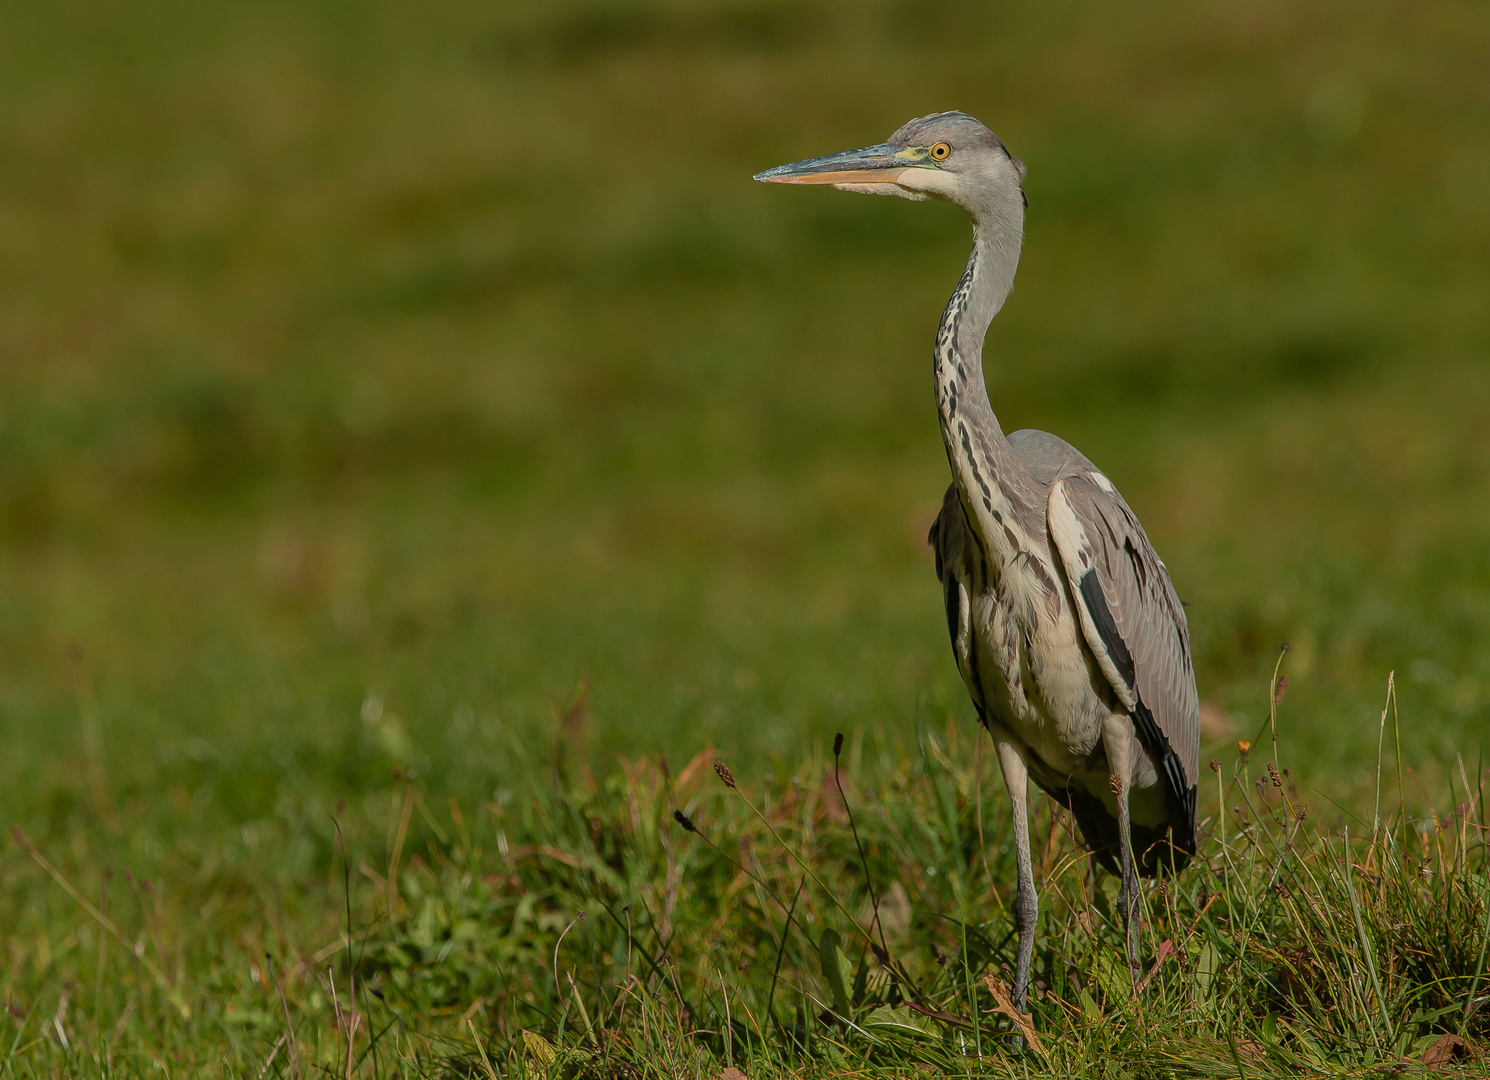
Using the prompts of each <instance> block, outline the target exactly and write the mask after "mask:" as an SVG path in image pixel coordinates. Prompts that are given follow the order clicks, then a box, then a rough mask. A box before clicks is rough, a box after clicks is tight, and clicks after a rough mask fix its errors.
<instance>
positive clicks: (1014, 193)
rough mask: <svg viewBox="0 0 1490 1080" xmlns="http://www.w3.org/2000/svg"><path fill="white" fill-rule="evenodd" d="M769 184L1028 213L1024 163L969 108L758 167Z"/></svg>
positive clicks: (976, 212) (978, 212) (980, 211)
mask: <svg viewBox="0 0 1490 1080" xmlns="http://www.w3.org/2000/svg"><path fill="white" fill-rule="evenodd" d="M755 178H756V179H757V180H760V181H763V182H764V183H768V184H832V185H833V186H834V187H836V188H838V189H839V190H840V191H859V192H864V193H866V194H872V195H899V196H900V197H901V198H904V199H925V198H927V197H928V196H930V197H933V198H937V199H945V200H946V201H948V202H953V203H956V204H957V205H959V206H961V207H963V208H964V209H966V210H967V211H968V212H969V213H971V214H972V215H973V216H974V217H977V218H981V217H983V216H984V215H987V214H997V213H1000V212H1004V211H1007V209H1008V208H1009V207H1010V206H1011V205H1012V204H1018V207H1019V210H1020V211H1021V213H1022V211H1023V209H1024V205H1025V199H1024V165H1023V164H1022V163H1021V162H1020V161H1019V159H1018V158H1016V157H1014V156H1013V155H1012V154H1010V153H1009V151H1008V150H1006V149H1005V148H1004V144H1003V143H1002V142H1000V141H999V137H998V136H997V135H995V134H994V133H993V132H991V131H989V130H988V129H987V128H986V127H984V126H983V125H982V124H980V123H978V121H976V120H974V119H973V118H972V117H971V116H969V115H967V113H961V112H944V113H933V114H932V115H930V116H923V117H920V118H919V119H916V120H912V121H910V122H909V123H908V124H905V125H904V126H902V127H901V128H900V130H899V131H897V132H895V134H893V135H891V136H890V138H889V141H887V142H883V143H881V144H880V145H878V146H866V147H864V148H863V149H860V150H848V151H845V152H844V153H841V154H829V155H827V156H825V157H815V158H807V159H806V160H805V161H794V162H792V163H791V164H789V165H778V166H776V168H774V169H767V170H766V171H765V172H763V173H757V174H756V176H755Z"/></svg>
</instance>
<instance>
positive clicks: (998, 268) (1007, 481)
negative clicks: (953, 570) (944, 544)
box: [934, 216, 1043, 548]
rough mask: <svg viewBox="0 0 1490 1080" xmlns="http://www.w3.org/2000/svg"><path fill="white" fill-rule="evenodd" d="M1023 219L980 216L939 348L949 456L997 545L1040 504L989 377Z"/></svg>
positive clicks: (1006, 542) (940, 402) (966, 497)
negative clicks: (991, 336) (990, 347)
mask: <svg viewBox="0 0 1490 1080" xmlns="http://www.w3.org/2000/svg"><path fill="white" fill-rule="evenodd" d="M1021 225H1022V222H1010V221H1007V220H1001V219H1000V218H999V217H997V216H994V217H993V220H992V221H991V222H989V221H984V220H982V219H981V216H975V217H974V219H973V252H972V254H971V255H970V256H968V261H967V269H966V270H965V271H963V274H962V280H961V281H959V282H958V283H957V290H956V291H955V292H954V293H953V294H952V299H951V300H949V301H948V302H947V309H946V311H945V312H944V313H943V314H942V322H941V327H940V328H939V329H938V331H937V336H936V350H935V354H934V355H935V364H934V368H935V375H936V400H937V411H938V412H939V413H940V415H941V428H942V441H943V442H944V443H945V444H946V448H947V460H948V462H949V464H950V465H951V466H952V475H953V478H954V479H955V480H956V482H957V486H958V488H959V489H960V491H961V493H962V499H963V503H964V505H965V506H966V507H967V508H968V510H969V512H970V513H971V514H973V515H974V516H975V518H976V519H977V524H978V525H980V526H981V528H980V529H979V531H980V532H981V533H982V535H983V536H984V537H985V538H986V539H987V541H988V545H989V547H991V548H1002V547H1006V546H1010V545H1013V546H1014V547H1016V548H1017V547H1018V546H1019V545H1018V542H1017V540H1016V539H1014V538H1011V537H1009V536H1008V528H1007V527H1006V525H1005V523H1006V521H1007V520H1008V519H1009V518H1011V517H1012V518H1014V519H1015V521H1017V522H1018V523H1020V524H1022V525H1023V524H1025V519H1027V518H1031V515H1032V511H1033V510H1034V509H1035V508H1034V505H1033V504H1034V492H1033V490H1032V488H1033V483H1032V481H1031V478H1030V475H1029V471H1028V470H1027V469H1026V468H1025V467H1024V464H1023V462H1021V461H1020V460H1019V459H1018V458H1016V457H1015V455H1014V453H1013V451H1012V450H1011V449H1010V447H1009V442H1008V440H1007V439H1006V438H1004V432H1003V429H1002V428H1000V427H999V422H998V417H997V416H995V415H994V412H993V406H992V405H991V404H990V403H989V400H988V389H987V386H986V385H985V383H984V381H983V337H984V335H985V334H986V333H987V332H988V325H989V323H991V322H992V321H993V317H994V316H995V315H997V314H998V312H999V309H1000V308H1001V307H1003V305H1004V300H1005V299H1007V298H1008V295H1009V292H1010V290H1012V289H1013V287H1014V270H1015V268H1016V267H1017V266H1018V264H1019V246H1020V240H1021V236H1020V233H1021V231H1022V230H1021V228H1020V226H1021ZM1041 510H1042V511H1043V508H1041ZM1030 525H1031V527H1032V526H1033V522H1032V521H1031V523H1030Z"/></svg>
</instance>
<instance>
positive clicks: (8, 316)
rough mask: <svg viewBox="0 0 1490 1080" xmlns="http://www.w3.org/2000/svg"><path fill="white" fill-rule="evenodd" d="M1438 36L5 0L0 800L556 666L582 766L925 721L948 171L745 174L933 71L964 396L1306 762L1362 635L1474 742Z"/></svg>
mask: <svg viewBox="0 0 1490 1080" xmlns="http://www.w3.org/2000/svg"><path fill="white" fill-rule="evenodd" d="M1487 71H1490V8H1486V7H1485V6H1484V5H1474V4H1452V3H1443V4H1422V3H1417V4H1407V3H1401V2H1398V3H1377V2H1368V3H1360V2H1351V3H1344V2H1335V0H1326V2H1321V3H1315V4H1308V5H1299V4H1296V3H1285V2H1272V0H1268V2H1259V3H1251V4H1245V5H1238V4H1230V3H1210V2H1207V3H1193V2H1185V3H1177V2H1173V3H1172V2H1165V3H1158V4H1151V5H1144V6H1142V7H1138V8H1135V7H1133V6H1132V5H1128V4H1116V3H1095V4H1093V3H1045V4H1038V5H1037V4H1000V5H990V4H985V3H981V2H962V3H924V2H914V3H913V2H909V0H862V2H857V0H856V2H850V0H718V2H691V3H684V2H681V0H606V2H603V3H602V2H590V0H556V2H550V3H543V4H516V3H502V2H493V3H471V2H467V0H449V2H443V3H438V4H415V3H358V4H353V3H344V2H304V0H301V2H296V3H293V4H292V3H268V2H266V3H259V4H253V5H236V4H205V5H204V4H186V3H178V2H170V0H156V2H148V0H147V2H141V3H131V4H125V3H115V2H108V0H93V2H67V0H64V2H47V3H41V2H32V0H13V2H11V3H8V4H6V5H5V6H4V9H3V11H0V380H3V383H0V736H3V739H4V744H5V747H6V750H5V753H4V754H3V755H0V783H3V790H4V791H5V795H4V799H3V804H4V806H5V813H6V817H7V818H8V819H9V820H14V821H19V822H21V823H22V824H25V825H27V827H28V828H31V829H33V830H39V831H43V832H44V831H45V830H46V829H47V828H48V827H50V828H53V829H55V828H62V827H66V825H67V824H68V822H74V823H82V822H86V821H87V820H91V819H92V817H93V815H95V814H97V813H100V812H104V813H113V812H116V811H117V812H119V813H123V814H126V815H129V814H139V813H149V812H150V811H151V809H152V808H154V807H157V806H162V805H164V803H165V802H166V801H173V802H174V803H175V804H177V805H176V810H177V811H178V812H189V813H191V814H194V815H205V816H207V817H211V818H215V819H216V820H219V821H220V822H222V823H223V824H229V823H232V822H238V821H250V820H253V819H255V818H261V817H267V816H270V815H272V814H273V813H275V812H276V811H275V808H276V807H277V806H279V805H280V804H281V803H283V801H284V800H285V799H286V798H291V797H293V798H300V797H302V796H309V795H311V794H315V793H321V794H324V795H325V796H326V797H330V798H334V797H335V796H336V795H337V794H339V793H344V792H356V791H358V790H363V789H371V788H372V787H375V786H376V787H382V786H386V785H387V783H388V782H389V780H388V778H389V776H390V774H391V769H392V766H393V765H395V764H398V765H404V766H412V767H414V768H416V769H417V770H419V772H420V774H421V775H423V776H424V777H425V779H426V781H427V782H429V783H430V784H432V785H434V786H435V787H437V788H440V789H442V790H443V789H449V790H451V791H476V792H482V791H484V792H487V793H490V792H491V791H492V790H493V787H494V786H495V785H500V784H510V783H514V782H520V781H521V780H522V779H523V777H521V776H519V775H517V769H518V766H517V761H518V759H517V758H516V757H515V756H514V749H513V748H514V741H516V742H517V743H518V744H521V745H523V746H527V747H529V748H531V749H533V750H534V752H535V753H537V752H539V751H541V750H542V748H543V747H545V746H547V744H548V740H549V739H550V738H551V737H552V731H553V729H554V726H555V717H556V715H557V714H558V713H559V712H562V711H563V710H564V709H566V708H568V707H569V706H570V705H571V704H572V703H573V702H574V701H575V700H577V697H578V696H579V695H580V694H581V690H580V689H579V687H580V686H581V681H582V680H583V682H584V684H585V685H586V686H587V687H588V700H587V713H586V722H585V723H583V724H581V723H578V722H577V721H576V722H575V723H573V724H571V728H572V729H573V731H572V734H573V735H574V741H576V742H578V741H579V740H580V737H581V736H583V737H584V739H585V740H586V744H585V745H584V746H582V747H576V749H577V750H578V751H581V752H584V753H587V754H588V755H590V757H591V758H592V759H593V760H594V762H595V763H596V766H597V767H604V766H605V763H606V762H607V761H609V760H611V757H612V755H614V754H616V753H621V754H626V755H628V756H633V757H634V756H636V755H639V754H641V753H644V752H647V751H652V750H658V751H662V752H664V753H665V754H667V755H668V756H669V757H670V759H671V760H673V761H674V762H675V763H676V762H679V761H681V760H682V759H683V758H686V757H687V756H689V755H691V754H692V753H694V752H695V751H696V750H697V749H699V748H700V747H702V746H703V745H704V744H705V743H709V742H712V743H713V744H715V745H716V746H718V747H720V748H721V749H722V750H723V751H725V752H726V753H727V754H728V755H729V757H730V760H731V761H732V762H734V763H735V764H736V765H737V767H739V768H741V769H743V770H744V771H745V772H746V773H751V772H756V771H760V770H764V769H767V768H770V767H771V766H770V755H772V754H785V755H788V756H789V755H790V754H791V753H792V752H793V751H794V749H796V748H799V747H801V746H802V745H803V744H804V743H806V742H810V741H811V740H814V739H816V740H824V739H829V738H831V736H832V733H833V732H834V731H837V730H845V731H848V730H853V729H855V728H861V729H865V730H880V731H882V732H884V733H885V734H886V735H887V737H901V738H905V739H907V740H910V739H914V737H915V731H916V729H917V725H920V724H927V723H933V724H938V725H940V724H942V723H943V722H945V720H946V718H947V717H948V716H949V715H950V716H955V717H957V718H959V719H960V720H962V721H965V722H969V723H970V722H971V709H970V707H969V706H968V705H967V704H966V701H965V695H964V692H963V690H962V688H961V685H960V684H959V682H958V681H957V677H956V673H955V669H954V667H953V665H952V662H951V659H950V655H949V650H948V647H947V644H946V642H945V630H944V625H943V621H942V615H941V612H940V609H939V595H938V590H937V588H936V585H935V583H934V580H933V577H932V568H931V562H930V558H929V556H928V553H927V551H926V548H925V544H924V536H925V532H926V527H927V525H928V523H929V521H930V519H931V517H932V515H933V513H934V511H935V508H936V506H937V504H938V503H939V501H940V496H941V492H942V490H943V487H944V486H945V484H946V479H947V473H946V462H945V458H944V456H943V452H942V449H941V446H940V444H939V442H938V436H937V428H936V422H935V413H934V406H933V402H932V393H931V385H930V353H929V349H930V343H931V339H932V336H933V333H934V330H935V326H936V322H937V319H938V317H939V315H940V311H941V307H942V304H943V303H944V301H945V298H946V296H947V295H948V293H949V292H950V290H951V288H952V286H953V285H954V283H955V282H956V279H957V277H958V274H959V273H960V272H961V269H962V265H963V260H964V258H965V256H966V250H967V247H968V244H969V229H968V225H967V223H966V220H965V218H964V216H963V215H962V214H961V212H960V211H958V210H956V209H955V208H952V207H948V206H943V205H913V204H910V203H905V202H901V201H899V200H889V199H865V198H856V197H852V196H849V195H845V194H841V193H838V192H833V191H828V190H810V191H800V190H780V189H774V188H767V187H765V186H763V185H757V184H753V183H751V181H750V176H751V174H752V173H754V172H756V171H758V170H759V169H761V168H764V167H767V166H770V165H774V164H777V163H779V162H783V161H787V160H792V159H795V158H799V157H804V156H808V155H812V154H817V153H823V152H828V151H833V150H839V149H846V148H850V147H854V146H859V145H863V144H866V143H871V142H877V141H880V140H882V139H883V138H884V137H885V136H886V135H887V134H889V132H890V131H892V130H893V129H894V128H896V127H897V126H899V124H900V123H901V122H903V121H904V120H906V119H908V118H910V117H912V116H916V115H920V114H923V113H926V112H931V111H936V110H941V109H948V108H961V109H964V110H967V111H969V112H971V113H973V114H974V115H976V116H978V117H979V118H981V119H982V120H984V121H985V122H986V123H988V124H989V125H990V126H991V127H993V128H994V129H995V130H996V131H997V132H998V133H999V134H1000V135H1001V136H1002V137H1003V138H1004V140H1005V141H1006V142H1007V143H1008V145H1009V146H1010V147H1011V148H1012V149H1013V151H1014V152H1015V153H1016V154H1018V155H1019V156H1021V157H1022V158H1023V159H1024V161H1025V162H1026V164H1027V165H1028V167H1029V181H1028V194H1029V200H1030V212H1029V219H1028V232H1027V238H1026V248H1025V256H1024V260H1023V262H1022V265H1021V269H1020V274H1019V279H1018V287H1017V288H1016V290H1015V293H1014V295H1013V297H1012V299H1011V301H1010V303H1009V305H1008V307H1007V308H1006V309H1005V311H1004V313H1003V314H1002V315H1001V316H1000V318H999V319H998V320H997V322H996V323H995V325H994V328H993V331H992V332H991V334H990V337H989V348H988V366H989V381H990V386H991V388H992V391H993V395H994V399H995V400H994V404H995V408H996V409H997V410H998V412H999V415H1000V417H1001V419H1002V420H1003V422H1004V425H1005V427H1006V428H1007V429H1009V430H1012V429H1014V428H1017V427H1040V428H1044V429H1046V430H1049V431H1053V432H1056V433H1058V434H1060V435H1061V436H1063V437H1065V438H1067V439H1069V440H1070V441H1072V442H1073V443H1075V444H1076V445H1077V446H1078V447H1080V448H1081V449H1082V450H1083V451H1084V452H1085V453H1086V454H1087V455H1089V456H1090V457H1091V458H1092V459H1094V460H1095V461H1097V462H1098V463H1100V464H1101V465H1102V466H1103V468H1104V469H1105V470H1106V471H1107V473H1108V474H1109V475H1110V476H1112V477H1113V478H1114V480H1115V481H1116V482H1117V483H1118V484H1119V485H1120V486H1121V488H1122V489H1123V491H1124V492H1125V494H1126V495H1127V497H1128V499H1129V501H1130V502H1131V503H1132V504H1133V506H1134V507H1135V509H1136V510H1137V511H1138V513H1139V514H1140V516H1141V517H1142V519H1143V520H1144V522H1145V524H1146V525H1147V528H1148V530H1149V533H1150V535H1151V536H1152V538H1153V540H1154V542H1155V544H1156V546H1157V547H1158V548H1159V550H1160V551H1161V553H1162V554H1163V555H1164V557H1165V559H1166V561H1167V563H1168V565H1169V567H1170V570H1171V572H1172V575H1173V577H1174V580H1175V583H1176V585H1177V587H1178V589H1179V591H1180V594H1181V595H1182V596H1183V597H1184V598H1185V599H1186V600H1187V601H1189V603H1190V608H1189V616H1190V621H1191V627H1192V632H1193V636H1194V642H1195V650H1196V660H1197V670H1198V673H1199V682H1200V688H1201V694H1202V697H1203V698H1205V699H1206V700H1208V701H1212V702H1215V703H1217V704H1218V705H1219V706H1221V707H1222V708H1223V709H1228V710H1230V711H1231V712H1232V714H1233V715H1234V721H1233V722H1234V725H1235V728H1236V731H1235V732H1234V735H1233V737H1234V736H1235V735H1240V734H1250V729H1252V728H1254V727H1255V725H1256V724H1257V723H1258V722H1259V721H1260V720H1261V718H1262V717H1263V716H1264V715H1265V709H1264V698H1265V686H1266V678H1267V675H1268V673H1269V672H1270V671H1271V670H1272V665H1273V661H1274V659H1275V656H1276V650H1277V647H1278V645H1279V644H1280V643H1281V642H1283V641H1285V640H1286V641H1288V642H1290V643H1292V645H1293V650H1292V652H1291V654H1290V658H1289V661H1288V663H1287V666H1286V667H1285V671H1287V672H1288V673H1289V675H1290V677H1291V688H1290V691H1289V696H1288V698H1287V700H1286V702H1285V705H1284V715H1285V724H1286V727H1285V732H1286V737H1287V738H1288V739H1290V740H1291V741H1292V749H1293V752H1292V753H1291V754H1290V755H1289V757H1290V758H1291V760H1292V761H1294V762H1295V763H1296V765H1298V766H1301V767H1303V768H1305V769H1306V770H1307V771H1308V772H1309V774H1310V775H1311V776H1312V777H1313V778H1315V779H1316V780H1317V781H1320V782H1326V781H1327V782H1328V784H1329V785H1330V786H1335V787H1348V786H1355V785H1360V784H1363V783H1364V782H1365V780H1366V777H1367V775H1368V773H1369V771H1370V770H1372V769H1373V768H1374V762H1375V753H1376V736H1377V726H1376V725H1377V717H1378V715H1379V712H1380V709H1381V702H1382V700H1383V697H1384V692H1385V684H1386V678H1387V672H1388V671H1389V670H1392V669H1395V670H1396V672H1397V676H1398V681H1399V689H1400V700H1401V706H1402V725H1403V729H1404V743H1405V755H1406V757H1407V761H1408V764H1409V765H1413V766H1414V767H1416V768H1418V769H1420V770H1421V769H1429V770H1436V769H1441V768H1443V767H1444V766H1446V765H1447V764H1448V763H1451V762H1452V761H1453V759H1454V755H1455V753H1456V752H1458V751H1463V752H1464V754H1465V757H1466V759H1467V760H1468V761H1469V764H1470V767H1471V768H1473V767H1474V765H1475V756H1476V755H1478V753H1479V750H1480V746H1481V744H1482V742H1483V740H1484V736H1485V733H1486V731H1487V728H1490V725H1487V719H1490V650H1487V645H1490V79H1487V77H1486V72H1487ZM88 776H92V777H93V778H94V780H95V783H94V786H93V790H92V793H91V795H90V789H89V785H88V784H87V783H85V778H86V777H88ZM100 780H101V782H102V787H100V786H99V784H98V783H97V781H100ZM167 795H169V796H170V800H166V796H167Z"/></svg>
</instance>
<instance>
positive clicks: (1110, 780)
mask: <svg viewBox="0 0 1490 1080" xmlns="http://www.w3.org/2000/svg"><path fill="white" fill-rule="evenodd" d="M1107 786H1108V787H1109V788H1111V789H1112V793H1113V794H1114V795H1121V794H1122V793H1123V782H1122V781H1121V780H1119V779H1118V774H1117V773H1110V774H1108V777H1107Z"/></svg>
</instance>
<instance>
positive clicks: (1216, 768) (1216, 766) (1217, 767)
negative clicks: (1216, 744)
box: [1211, 758, 1221, 773]
mask: <svg viewBox="0 0 1490 1080" xmlns="http://www.w3.org/2000/svg"><path fill="white" fill-rule="evenodd" d="M1220 771H1221V763H1220V762H1219V761H1217V760H1216V759H1215V758H1211V772H1214V773H1218V772H1220Z"/></svg>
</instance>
